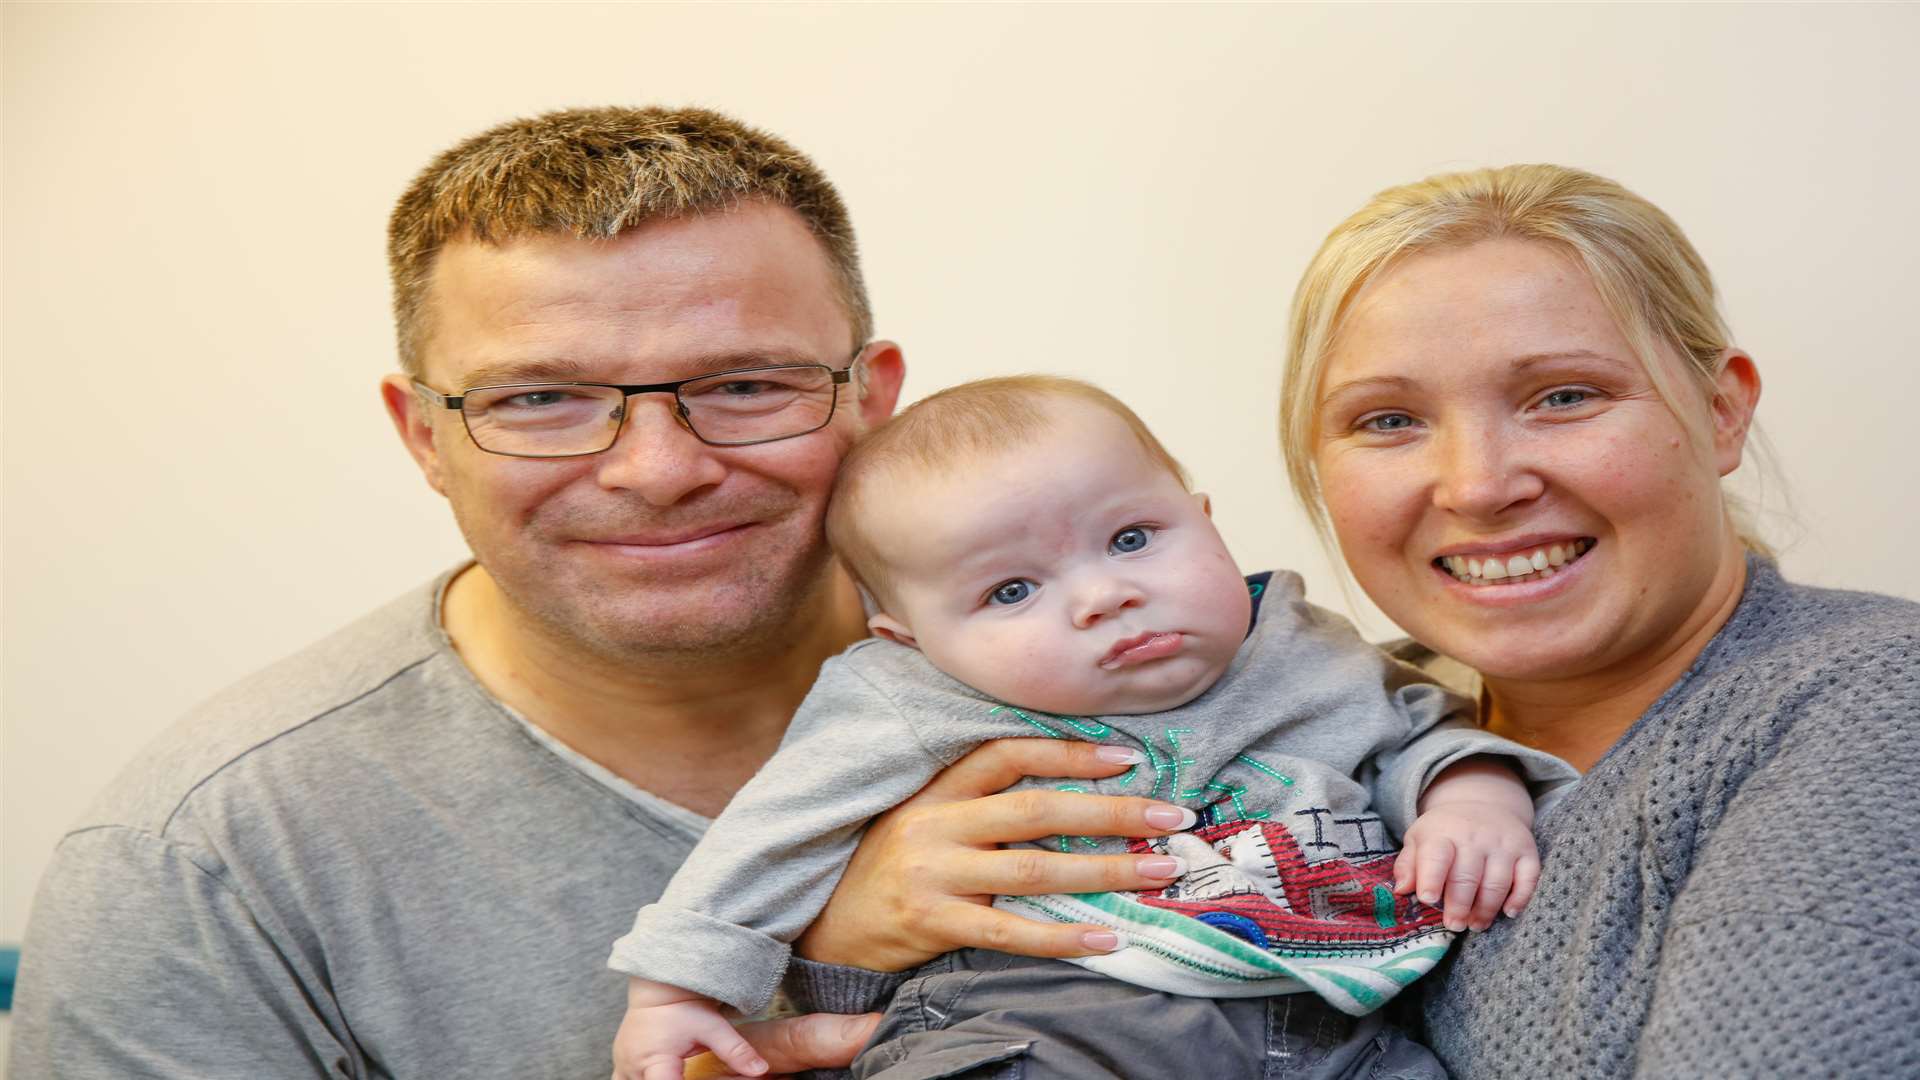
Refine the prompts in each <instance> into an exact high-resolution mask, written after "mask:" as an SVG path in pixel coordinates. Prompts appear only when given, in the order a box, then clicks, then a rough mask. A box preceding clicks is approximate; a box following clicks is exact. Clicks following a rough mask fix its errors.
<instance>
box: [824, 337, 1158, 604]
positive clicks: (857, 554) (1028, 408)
mask: <svg viewBox="0 0 1920 1080" xmlns="http://www.w3.org/2000/svg"><path fill="white" fill-rule="evenodd" d="M1048 399H1053V400H1055V401H1062V400H1064V401H1070V402H1072V401H1077V402H1081V403H1084V404H1087V405H1092V406H1093V407H1095V408H1098V409H1102V410H1104V411H1106V412H1108V413H1111V414H1112V415H1113V416H1115V417H1117V418H1119V419H1120V420H1121V421H1122V422H1123V423H1125V424H1126V425H1127V428H1128V430H1130V431H1132V432H1133V437H1134V438H1135V439H1137V440H1139V443H1140V449H1142V450H1143V451H1145V452H1146V455H1147V458H1148V459H1149V460H1151V461H1153V462H1154V463H1156V464H1158V465H1161V466H1164V467H1165V468H1166V470H1167V471H1168V472H1169V473H1171V474H1173V476H1174V478H1175V479H1177V480H1179V481H1180V485H1181V486H1182V487H1185V488H1188V489H1191V488H1192V482H1191V481H1190V480H1189V479H1188V477H1187V470H1186V469H1185V468H1183V467H1181V465H1180V462H1179V461H1177V460H1175V459H1174V456H1173V455H1172V454H1170V453H1168V452H1167V448H1166V447H1164V446H1162V445H1160V440H1159V439H1156V438H1154V437H1153V432H1151V431H1149V430H1147V425H1146V424H1145V423H1144V422H1142V421H1141V419H1140V417H1139V416H1137V415H1135V414H1134V411H1133V410H1132V409H1129V408H1127V407H1126V405H1125V404H1123V403H1122V402H1121V401H1120V399H1119V398H1116V397H1114V396H1113V395H1112V394H1109V393H1107V392H1106V391H1105V390H1102V389H1100V388H1099V387H1097V386H1094V385H1093V384H1091V383H1085V382H1081V381H1080V380H1078V379H1063V378H1060V377H1058V376H1055V375H1006V376H1002V377H1000V378H994V379H978V380H975V381H974V382H967V383H961V384H960V385H958V386H950V387H948V388H947V389H945V390H941V391H939V392H938V393H934V394H930V395H928V396H927V397H925V398H922V399H921V400H919V401H916V402H914V403H913V404H912V405H910V406H908V407H907V408H906V409H904V410H902V411H901V413H900V415H898V416H896V417H894V418H893V419H892V420H889V421H887V422H886V423H885V424H883V425H881V426H880V427H878V428H876V429H874V430H873V431H872V432H870V433H868V434H867V435H866V436H865V437H863V438H862V439H861V440H860V441H859V442H858V443H856V444H855V445H854V447H853V449H852V450H851V451H850V452H849V453H848V454H847V457H846V460H845V461H843V462H841V464H840V475H839V478H838V480H837V481H836V482H835V484H834V488H833V501H832V503H831V504H830V505H829V506H828V507H827V539H828V541H829V542H831V543H832V544H833V549H834V551H835V552H837V553H838V554H839V556H840V561H841V562H842V563H844V564H845V565H846V567H847V569H848V570H849V571H850V572H851V573H852V574H853V576H854V579H855V580H857V581H858V582H859V583H860V586H861V587H862V588H864V589H866V590H867V592H868V593H869V594H871V595H872V596H873V598H874V600H875V602H877V603H878V604H879V605H880V606H881V607H882V608H886V607H888V606H889V605H890V604H891V603H892V599H893V580H892V578H891V577H890V575H889V574H888V568H887V565H886V560H885V559H884V558H883V557H882V556H881V554H880V552H879V550H878V549H877V548H875V547H874V546H873V545H872V544H869V543H868V542H867V538H866V536H865V535H864V534H863V530H862V529H861V528H860V517H861V511H862V510H863V509H865V507H866V506H868V505H869V504H870V500H871V499H872V497H873V493H874V489H875V488H876V487H878V486H880V484H881V482H883V481H890V480H898V479H900V478H901V477H902V476H903V475H920V476H939V475H944V474H947V473H950V472H952V471H954V470H957V469H963V468H966V467H967V466H969V465H972V464H974V463H977V462H979V461H981V460H983V459H986V458H989V457H994V456H998V455H1001V454H1006V453H1012V452H1017V451H1018V450H1019V449H1020V448H1021V447H1022V446H1023V445H1025V444H1027V443H1029V442H1031V441H1032V440H1033V439H1034V438H1035V437H1037V436H1039V435H1040V434H1041V433H1043V432H1045V431H1046V430H1047V429H1048V428H1049V427H1050V426H1051V424H1052V417H1051V416H1049V415H1048V412H1047V410H1046V408H1045V404H1046V402H1047V401H1048Z"/></svg>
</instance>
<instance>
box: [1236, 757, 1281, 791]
mask: <svg viewBox="0 0 1920 1080" xmlns="http://www.w3.org/2000/svg"><path fill="white" fill-rule="evenodd" d="M1233 760H1235V761H1238V762H1241V763H1242V764H1246V765H1251V766H1253V767H1254V768H1256V769H1258V770H1260V771H1261V772H1263V773H1266V774H1267V775H1268V776H1271V777H1273V778H1274V779H1275V780H1278V781H1280V782H1281V783H1282V784H1285V785H1286V786H1288V787H1292V786H1293V777H1291V776H1285V775H1282V774H1281V773H1279V772H1276V771H1275V770H1274V769H1273V768H1271V767H1270V766H1267V765H1262V764H1261V763H1259V762H1257V761H1255V760H1253V759H1252V758H1250V757H1248V756H1247V755H1245V754H1241V755H1240V756H1239V757H1236V758H1234V759H1233Z"/></svg>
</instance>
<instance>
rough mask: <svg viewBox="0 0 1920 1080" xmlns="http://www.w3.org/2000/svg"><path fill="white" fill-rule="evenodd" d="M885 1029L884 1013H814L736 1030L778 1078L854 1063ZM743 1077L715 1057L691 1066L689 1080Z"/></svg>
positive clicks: (693, 1060) (703, 1058) (701, 1058)
mask: <svg viewBox="0 0 1920 1080" xmlns="http://www.w3.org/2000/svg"><path fill="white" fill-rule="evenodd" d="M879 1026H880V1014H879V1013H866V1014H864V1015H861V1016H842V1015H839V1014H837V1013H808V1014H807V1015H805V1016H790V1017H787V1018H786V1019H783V1020H758V1021H755V1022H753V1023H751V1024H741V1025H740V1026H739V1027H738V1028H737V1029H735V1030H737V1031H739V1032H740V1034H741V1035H742V1036H744V1037H745V1038H746V1040H747V1041H748V1042H750V1043H752V1044H753V1048H754V1049H755V1050H758V1051H759V1052H760V1056H761V1057H762V1058H763V1059H765V1060H766V1062H767V1067H768V1068H770V1069H771V1070H773V1072H774V1074H775V1075H784V1074H786V1073H797V1072H805V1071H806V1070H808V1069H838V1068H843V1067H845V1066H847V1065H850V1064H852V1063H853V1059H854V1058H855V1057H857V1056H858V1055H859V1053H860V1050H861V1048H862V1047H864V1046H866V1045H867V1040H868V1039H871V1038H873V1031H874V1029H875V1028H877V1027H879ZM740 1075H741V1074H739V1073H737V1072H733V1071H731V1070H729V1069H728V1068H727V1067H726V1065H725V1064H723V1063H722V1062H721V1061H720V1059H719V1058H716V1057H714V1056H713V1055H712V1054H701V1055H700V1056H699V1057H696V1058H690V1059H688V1061H687V1075H686V1080H737V1078H739V1077H740Z"/></svg>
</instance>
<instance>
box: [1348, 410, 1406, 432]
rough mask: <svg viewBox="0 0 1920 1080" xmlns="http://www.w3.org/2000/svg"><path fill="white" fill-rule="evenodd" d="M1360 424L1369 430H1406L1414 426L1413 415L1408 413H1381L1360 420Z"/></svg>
mask: <svg viewBox="0 0 1920 1080" xmlns="http://www.w3.org/2000/svg"><path fill="white" fill-rule="evenodd" d="M1360 426H1361V427H1363V428H1365V429H1367V430H1368V431H1405V430H1406V429H1408V428H1410V427H1412V426H1413V417H1411V416H1408V415H1407V414H1406V413H1400V412H1396V413H1381V414H1380V415H1379V416H1369V417H1367V418H1366V419H1365V420H1362V421H1360Z"/></svg>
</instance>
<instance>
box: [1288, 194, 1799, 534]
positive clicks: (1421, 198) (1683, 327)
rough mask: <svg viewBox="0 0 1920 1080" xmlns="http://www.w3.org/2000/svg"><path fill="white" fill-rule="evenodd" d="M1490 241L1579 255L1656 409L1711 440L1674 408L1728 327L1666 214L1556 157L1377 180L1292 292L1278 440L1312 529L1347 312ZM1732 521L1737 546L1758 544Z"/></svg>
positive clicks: (1706, 382) (1320, 522)
mask: <svg viewBox="0 0 1920 1080" xmlns="http://www.w3.org/2000/svg"><path fill="white" fill-rule="evenodd" d="M1502 237H1512V238H1516V239H1522V240H1535V241H1540V242H1543V243H1548V244H1552V245H1554V246H1555V247H1558V248H1560V249H1561V250H1563V251H1566V252H1568V253H1569V254H1571V255H1572V256H1573V257H1574V258H1575V259H1576V260H1578V261H1579V263H1580V264H1581V265H1582V266H1584V267H1585V268H1586V271H1587V274H1588V276H1589V277H1591V278H1592V279H1593V284H1594V288H1595V289H1596V290H1597V291H1598V292H1599V294H1600V299H1601V301H1602V302H1603V303H1605V304H1606V306H1607V310H1608V311H1609V312H1611V313H1612V315H1613V318H1614V322H1615V323H1617V324H1618V325H1619V327H1620V331H1621V333H1622V335H1623V336H1624V337H1625V338H1626V339H1627V343H1628V344H1629V345H1630V346H1631V347H1632V348H1633V350H1634V353H1635V355H1637V356H1638V357H1639V359H1640V362H1641V364H1642V365H1643V366H1644V367H1645V368H1646V371H1647V375H1648V377H1649V378H1650V379H1651V380H1652V382H1653V385H1654V389H1655V390H1656V391H1658V392H1659V394H1660V396H1661V397H1662V398H1663V399H1664V400H1665V401H1666V403H1667V407H1668V408H1670V409H1672V410H1673V413H1674V415H1675V416H1676V417H1678V418H1679V419H1680V422H1681V424H1682V425H1683V426H1685V427H1686V428H1687V430H1688V431H1689V432H1691V433H1692V435H1693V436H1694V438H1695V439H1696V440H1697V441H1699V440H1705V439H1707V438H1708V437H1709V436H1710V432H1709V430H1708V427H1707V420H1706V417H1705V416H1704V415H1702V413H1701V411H1700V410H1699V409H1698V408H1693V407H1686V405H1685V403H1686V402H1688V401H1689V398H1690V397H1691V396H1692V395H1690V394H1688V393H1687V392H1686V390H1688V389H1692V390H1696V391H1697V392H1698V393H1699V394H1701V395H1703V396H1702V397H1701V398H1700V400H1707V401H1711V400H1712V399H1713V397H1714V394H1715V379H1716V378H1717V377H1718V376H1719V374H1720V364H1721V361H1722V359H1723V357H1724V356H1725V354H1726V350H1727V349H1728V348H1729V347H1730V345H1731V342H1732V334H1731V333H1730V332H1729V331H1728V329H1727V325H1726V322H1725V320H1724V319H1722V318H1721V316H1720V309H1719V304H1718V302H1717V299H1716V296H1715V293H1714V287H1713V276H1712V274H1710V273H1709V272H1708V271H1707V264H1706V263H1705V262H1704V261H1703V260H1702V259H1701V258H1700V253H1699V252H1697V251H1695V250H1694V249H1693V245H1692V244H1690V243H1688V242H1687V238H1686V235H1685V234H1684V233H1682V232H1681V231H1680V226H1678V225H1676V224H1674V221H1673V219H1672V218H1670V217H1668V216H1667V215H1666V214H1665V213H1664V212H1662V211H1661V209H1660V208H1659V207H1657V206H1655V205H1653V204H1652V203H1650V202H1648V201H1647V200H1645V199H1643V198H1641V197H1640V196H1638V195H1635V194H1634V193H1633V192H1631V191H1628V190H1627V189H1626V188H1624V187H1622V186H1621V185H1619V184H1617V183H1615V182H1613V181H1612V180H1608V179H1607V178H1605V177H1602V176H1595V175H1594V174H1592V173H1589V172H1582V171H1581V170H1579V169H1570V168H1567V167H1565V166H1562V165H1508V166H1504V167H1502V168H1497V169H1475V170H1473V171H1472V172H1460V173H1445V174H1442V175H1439V176H1430V177H1428V178H1427V179H1425V180H1421V181H1419V182H1417V183H1412V184H1405V185H1402V186H1400V187H1394V188H1388V189H1387V190H1385V191H1383V192H1381V193H1380V194H1378V195H1375V196H1374V197H1373V199H1372V200H1371V201H1369V202H1368V203H1367V205H1365V206H1363V207H1361V208H1360V210H1359V212H1357V213H1355V214H1354V215H1353V216H1352V217H1349V218H1348V219H1347V220H1345V221H1343V222H1341V223H1340V224H1339V225H1338V226H1336V227H1335V228H1334V230H1333V232H1331V233H1329V234H1328V235H1327V239H1326V241H1325V242H1324V243H1322V244H1321V245H1320V250H1319V252H1318V253H1317V254H1315V255H1314V257H1313V261H1312V262H1311V263H1309V264H1308V265H1307V270H1306V273H1305V274H1303V275H1301V278H1300V286H1299V288H1298V289H1297V290H1296V291H1295V293H1294V297H1293V312H1292V321H1291V324H1290V327H1289V330H1288V339H1287V369H1286V377H1285V380H1284V381H1283V383H1282V385H1281V390H1280V443H1281V449H1282V450H1283V451H1284V452H1285V454H1286V459H1287V475H1288V478H1289V479H1290V480H1291V481H1292V482H1293V490H1294V494H1295V495H1297V496H1298V497H1299V499H1300V501H1301V503H1302V504H1304V505H1305V507H1306V510H1307V514H1308V516H1309V517H1310V518H1311V519H1312V520H1313V524H1314V527H1315V528H1316V529H1318V530H1319V532H1320V534H1321V536H1322V537H1328V536H1329V535H1330V530H1329V527H1328V522H1327V511H1326V502H1325V499H1324V497H1323V495H1322V492H1321V489H1320V478H1319V474H1318V471H1317V470H1316V468H1315V464H1314V443H1315V441H1316V440H1317V439H1318V437H1319V432H1318V430H1317V427H1318V425H1317V416H1318V412H1319V409H1318V405H1319V402H1318V400H1317V399H1318V397H1319V394H1320V387H1321V382H1322V380H1323V379H1324V378H1325V375H1326V366H1327V359H1328V357H1329V356H1330V355H1331V354H1332V352H1333V350H1334V347H1335V345H1336V344H1337V339H1338V337H1339V332H1340V324H1341V320H1342V318H1343V317H1344V316H1345V315H1346V312H1347V308H1348V307H1349V306H1350V305H1351V304H1352V302H1353V298H1354V297H1355V296H1356V295H1358V294H1359V292H1360V290H1361V289H1362V288H1364V287H1365V286H1366V284H1367V282H1369V281H1371V280H1373V279H1374V278H1375V277H1377V276H1379V275H1380V274H1381V273H1382V272H1383V271H1385V270H1386V269H1387V268H1388V267H1390V266H1392V265H1393V264H1394V263H1395V262H1396V261H1397V260H1399V259H1402V258H1405V257H1406V256H1409V255H1412V254H1416V253H1418V252H1422V251H1432V250H1438V249H1445V248H1458V247H1465V246H1467V245H1470V244H1474V243H1478V242H1479V241H1482V240H1493V239H1498V238H1502ZM1667 352H1672V353H1675V354H1677V355H1678V356H1679V357H1680V358H1681V359H1682V361H1683V368H1684V371H1683V377H1685V378H1687V379H1688V380H1689V381H1691V382H1692V383H1693V384H1694V385H1693V387H1690V388H1683V386H1681V385H1676V379H1675V373H1674V372H1673V371H1672V369H1671V366H1670V365H1668V364H1666V363H1663V362H1662V361H1661V356H1662V354H1663V353H1667ZM1731 506H1732V500H1730V508H1731ZM1739 517H1740V515H1739V514H1737V513H1736V521H1735V526H1736V528H1738V529H1739V531H1740V537H1741V541H1742V542H1743V543H1745V544H1746V545H1747V546H1748V547H1749V548H1753V549H1755V550H1760V551H1765V550H1766V548H1765V546H1764V545H1763V544H1761V543H1760V542H1759V541H1758V540H1757V539H1756V538H1755V537H1754V536H1753V535H1752V530H1751V529H1750V528H1748V527H1747V526H1746V525H1745V524H1744V523H1743V522H1741V521H1740V520H1739Z"/></svg>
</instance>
